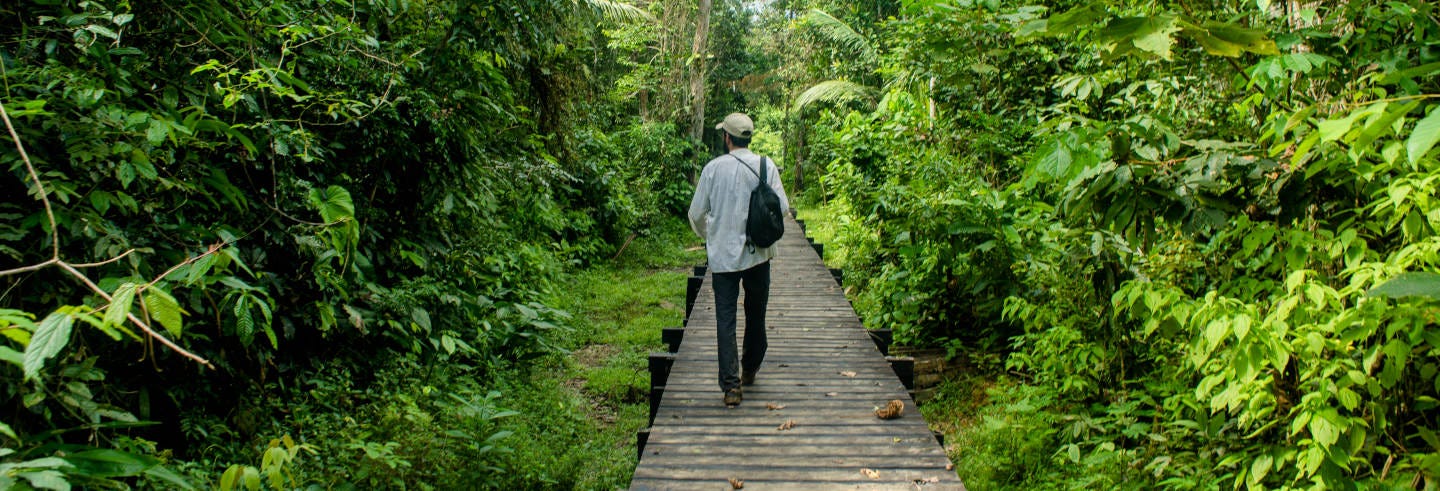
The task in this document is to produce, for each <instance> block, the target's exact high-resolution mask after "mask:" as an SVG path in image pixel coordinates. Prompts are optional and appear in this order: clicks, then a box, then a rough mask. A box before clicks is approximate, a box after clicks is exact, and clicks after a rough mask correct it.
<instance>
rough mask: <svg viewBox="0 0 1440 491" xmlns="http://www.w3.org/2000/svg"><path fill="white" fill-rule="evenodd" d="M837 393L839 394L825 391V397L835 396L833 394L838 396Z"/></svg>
mask: <svg viewBox="0 0 1440 491" xmlns="http://www.w3.org/2000/svg"><path fill="white" fill-rule="evenodd" d="M838 395H840V393H839V392H826V393H825V397H835V396H838Z"/></svg>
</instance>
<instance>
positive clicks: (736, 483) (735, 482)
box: [730, 477, 745, 489]
mask: <svg viewBox="0 0 1440 491" xmlns="http://www.w3.org/2000/svg"><path fill="white" fill-rule="evenodd" d="M744 487H745V481H741V480H739V479H736V478H733V477H732V478H730V489H740V488H744Z"/></svg>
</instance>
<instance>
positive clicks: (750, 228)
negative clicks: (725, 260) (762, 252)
mask: <svg viewBox="0 0 1440 491" xmlns="http://www.w3.org/2000/svg"><path fill="white" fill-rule="evenodd" d="M731 157H734V155H731ZM735 160H737V161H739V162H740V166H741V167H744V168H745V170H748V171H750V173H751V174H755V177H758V178H760V184H759V185H757V186H755V189H754V190H752V191H750V216H749V217H747V218H746V219H745V235H748V236H750V243H751V244H754V245H755V247H770V246H771V245H774V244H775V241H778V240H780V236H782V235H785V216H784V214H783V213H782V212H781V211H780V196H779V195H776V194H775V190H774V189H770V185H769V184H768V183H766V182H765V176H767V175H769V174H770V171H769V169H768V168H767V167H765V160H766V159H765V157H760V173H758V174H756V173H755V169H751V168H750V166H749V165H746V164H745V161H744V160H740V157H735Z"/></svg>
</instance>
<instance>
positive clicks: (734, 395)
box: [725, 387, 741, 407]
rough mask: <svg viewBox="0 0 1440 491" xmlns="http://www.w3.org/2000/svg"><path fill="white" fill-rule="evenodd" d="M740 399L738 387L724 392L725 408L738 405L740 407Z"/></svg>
mask: <svg viewBox="0 0 1440 491" xmlns="http://www.w3.org/2000/svg"><path fill="white" fill-rule="evenodd" d="M740 399H741V397H740V388H739V387H736V388H733V389H730V390H727V391H725V405H726V406H731V407H734V406H739V405H740Z"/></svg>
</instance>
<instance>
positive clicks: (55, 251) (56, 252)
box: [0, 102, 60, 260]
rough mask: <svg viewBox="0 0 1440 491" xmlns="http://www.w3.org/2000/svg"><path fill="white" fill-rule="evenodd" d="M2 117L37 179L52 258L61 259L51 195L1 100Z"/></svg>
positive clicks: (32, 175) (26, 167) (33, 177)
mask: <svg viewBox="0 0 1440 491" xmlns="http://www.w3.org/2000/svg"><path fill="white" fill-rule="evenodd" d="M0 119H4V120H5V129H7V130H10V138H14V139H15V148H16V149H17V150H19V151H20V159H21V160H24V161H25V170H26V171H27V172H29V173H30V178H31V179H34V180H35V189H37V190H39V191H40V201H43V202H45V216H46V218H49V219H50V240H51V242H52V243H51V244H50V252H51V254H50V259H53V260H59V259H60V228H59V227H56V226H55V210H54V209H53V208H51V207H50V195H49V193H47V192H46V191H45V183H43V182H41V181H40V173H39V172H35V164H33V163H31V162H30V155H29V154H27V153H25V145H24V144H21V143H20V134H19V133H16V132H15V125H14V124H12V123H10V113H9V112H8V111H6V110H5V103H3V102H0Z"/></svg>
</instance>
